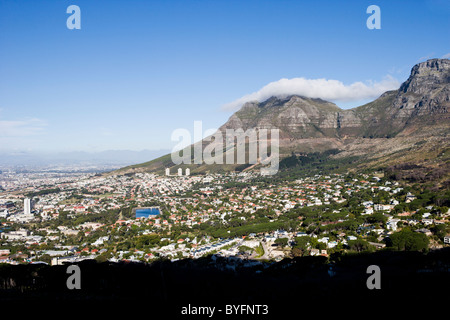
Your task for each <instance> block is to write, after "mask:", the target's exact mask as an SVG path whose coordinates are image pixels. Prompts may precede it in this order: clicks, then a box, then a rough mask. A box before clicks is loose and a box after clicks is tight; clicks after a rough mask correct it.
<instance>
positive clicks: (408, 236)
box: [390, 229, 429, 251]
mask: <svg viewBox="0 0 450 320" xmlns="http://www.w3.org/2000/svg"><path fill="white" fill-rule="evenodd" d="M390 238H391V241H392V244H391V245H392V247H394V248H395V249H397V250H399V251H426V250H427V249H428V244H429V240H428V237H427V236H426V235H424V234H423V233H418V232H413V231H411V230H409V229H403V230H401V231H399V232H396V233H394V234H392V235H391V236H390Z"/></svg>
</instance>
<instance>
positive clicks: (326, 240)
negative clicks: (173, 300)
mask: <svg viewBox="0 0 450 320" xmlns="http://www.w3.org/2000/svg"><path fill="white" fill-rule="evenodd" d="M3 175H5V173H3ZM41 176H42V174H40V173H39V174H33V173H27V174H25V175H15V177H16V180H11V176H10V175H6V179H1V180H0V183H1V185H2V188H3V189H4V191H3V192H1V193H0V222H1V226H0V230H1V233H0V234H1V251H0V252H1V257H0V259H1V260H0V261H1V262H3V263H9V264H24V263H46V264H50V265H57V264H63V263H67V262H77V261H82V260H86V259H95V260H97V261H111V262H119V261H132V262H141V263H151V262H152V261H155V260H157V259H170V260H172V261H176V260H178V259H185V258H191V259H197V258H200V257H203V256H212V257H216V256H217V257H227V258H230V259H232V258H233V259H235V258H239V260H240V261H241V262H242V263H243V264H246V263H247V264H254V263H262V262H264V263H268V262H270V261H273V262H276V261H280V260H282V259H289V258H292V257H295V256H307V255H311V256H314V255H317V256H318V255H321V256H325V257H327V256H329V255H330V254H333V253H335V252H347V251H350V252H359V251H364V250H380V249H383V248H386V246H388V247H393V246H395V245H396V243H393V242H392V239H396V238H395V237H393V235H395V234H401V233H400V231H401V230H402V229H408V230H413V231H414V234H416V235H417V236H418V238H417V242H418V245H419V247H418V248H416V249H418V250H430V249H431V250H432V249H438V248H442V247H444V246H446V245H448V244H449V239H450V237H449V234H447V231H446V230H448V226H449V215H450V212H449V211H448V208H447V207H439V206H436V205H433V204H430V198H429V195H427V194H415V193H414V192H411V190H410V188H409V187H407V188H406V189H405V187H404V186H402V185H400V184H399V182H397V181H390V180H389V179H386V178H384V177H383V174H381V173H379V172H374V173H373V174H372V175H370V174H363V175H354V176H349V175H345V174H331V175H315V176H313V177H305V178H301V179H296V180H293V181H291V182H289V183H286V182H285V183H282V184H276V183H275V184H272V183H271V181H270V179H262V178H261V177H260V176H259V175H258V174H257V173H247V172H242V173H227V174H206V175H190V172H189V170H187V171H186V172H185V174H184V175H183V173H182V171H181V169H180V170H179V171H178V172H177V174H176V175H170V172H168V171H166V175H164V176H160V175H157V174H151V173H137V174H136V175H133V176H131V175H124V176H116V175H107V174H83V175H80V174H76V175H74V174H71V175H67V176H61V175H57V176H49V177H46V178H42V177H41ZM0 178H3V176H2V175H0ZM17 186H20V188H22V190H23V191H22V192H18V191H17ZM9 190H11V191H9ZM140 207H156V208H157V209H158V212H157V214H152V215H148V216H147V217H145V216H144V217H136V210H133V209H136V208H140Z"/></svg>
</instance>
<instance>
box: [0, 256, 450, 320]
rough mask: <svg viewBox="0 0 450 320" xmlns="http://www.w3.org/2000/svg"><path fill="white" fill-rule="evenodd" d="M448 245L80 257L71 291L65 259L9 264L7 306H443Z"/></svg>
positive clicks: (353, 311) (448, 280) (166, 309)
mask: <svg viewBox="0 0 450 320" xmlns="http://www.w3.org/2000/svg"><path fill="white" fill-rule="evenodd" d="M449 250H450V248H445V249H441V250H438V251H432V252H429V253H428V254H423V253H418V252H392V251H380V252H376V253H368V254H358V255H350V256H333V257H332V259H329V260H328V259H327V258H325V257H304V258H295V259H285V260H282V261H280V262H277V263H272V264H266V265H264V264H262V265H254V266H245V265H244V264H243V263H240V262H239V261H238V262H236V261H235V262H230V261H229V260H225V259H224V260H221V259H218V260H213V259H212V258H210V257H208V258H202V259H198V260H179V261H176V262H170V261H159V262H155V263H153V264H141V263H108V262H106V263H97V262H95V261H93V260H88V261H84V262H81V263H79V264H78V266H79V267H80V270H81V289H80V290H75V289H74V290H69V289H68V288H67V286H66V281H67V279H68V277H69V276H70V274H67V272H66V271H67V267H68V266H67V265H64V266H48V265H32V264H29V265H18V266H11V265H1V266H0V304H1V305H2V306H7V307H10V308H13V307H15V306H17V305H19V306H27V308H25V309H23V310H21V313H22V314H23V312H25V311H27V310H28V311H35V310H43V308H44V307H45V308H49V310H51V311H52V312H56V310H60V309H62V311H64V312H71V313H73V315H74V316H75V317H78V316H79V317H82V316H83V314H84V313H76V312H75V311H74V308H76V309H77V310H83V312H88V310H89V309H87V307H94V309H92V310H89V312H90V315H91V316H92V315H93V314H94V312H95V314H97V315H100V316H107V315H111V314H115V313H116V312H124V311H125V313H127V314H128V313H130V315H131V312H132V314H134V315H137V314H139V315H147V316H149V317H154V316H156V315H163V316H165V317H169V318H170V319H173V318H181V319H183V318H184V319H186V317H185V316H182V315H181V310H182V308H183V307H187V306H188V305H189V304H190V305H191V306H197V307H198V306H214V307H215V308H216V310H222V312H221V313H220V312H218V311H216V314H215V316H214V318H229V317H231V318H233V319H240V318H242V317H237V316H230V315H228V316H227V315H225V308H226V305H227V304H233V305H242V304H245V305H252V306H253V305H267V306H268V310H269V312H268V315H262V314H261V312H260V314H259V315H256V316H255V315H246V316H245V317H244V318H255V319H256V318H258V319H259V318H262V319H284V317H285V316H293V317H295V318H296V319H297V318H302V317H303V316H304V314H305V312H311V311H312V312H313V313H314V314H316V315H317V316H319V318H322V317H323V316H324V315H332V316H337V315H338V314H346V315H347V316H351V317H353V316H356V315H362V316H363V315H364V314H366V313H367V315H370V314H371V313H372V312H379V313H380V316H381V315H382V314H381V313H384V312H387V311H388V310H389V309H391V308H393V309H391V310H390V311H389V313H390V315H403V316H404V315H409V314H414V313H415V312H417V311H420V310H438V309H441V308H444V306H445V304H446V303H448V298H449V297H450V295H449V291H448V290H449V285H450V251H449ZM330 261H333V262H330ZM241 262H242V261H241ZM370 265H377V266H379V268H380V271H381V273H380V275H381V277H380V279H381V282H380V283H381V288H380V289H372V290H371V289H368V287H367V284H366V282H367V279H368V278H369V276H371V274H370V273H367V268H368V267H369V266H370ZM418 309H420V310H418ZM70 310H72V311H70ZM383 310H384V311H383ZM55 314H58V313H55ZM188 318H189V317H188ZM192 318H193V319H202V318H207V316H203V317H195V316H193V317H192Z"/></svg>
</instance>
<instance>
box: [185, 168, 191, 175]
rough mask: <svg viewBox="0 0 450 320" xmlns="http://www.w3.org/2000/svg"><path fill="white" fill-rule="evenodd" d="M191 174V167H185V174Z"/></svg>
mask: <svg viewBox="0 0 450 320" xmlns="http://www.w3.org/2000/svg"><path fill="white" fill-rule="evenodd" d="M190 174H191V169H189V168H187V169H186V175H187V176H189V175H190Z"/></svg>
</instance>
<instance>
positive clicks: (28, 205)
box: [23, 198, 31, 214]
mask: <svg viewBox="0 0 450 320" xmlns="http://www.w3.org/2000/svg"><path fill="white" fill-rule="evenodd" d="M23 213H25V214H31V200H30V199H29V198H25V199H24V200H23Z"/></svg>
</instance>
